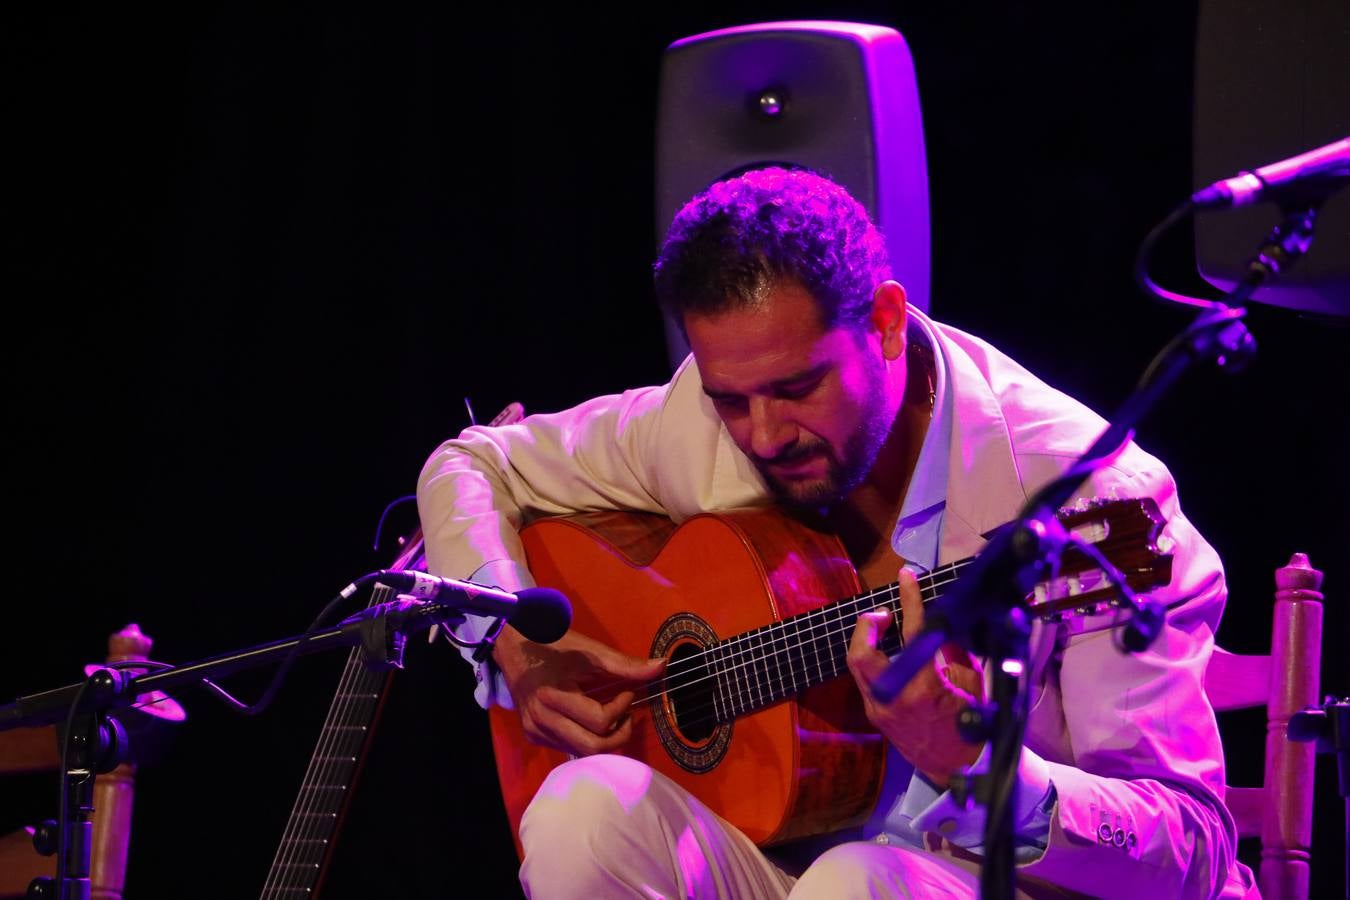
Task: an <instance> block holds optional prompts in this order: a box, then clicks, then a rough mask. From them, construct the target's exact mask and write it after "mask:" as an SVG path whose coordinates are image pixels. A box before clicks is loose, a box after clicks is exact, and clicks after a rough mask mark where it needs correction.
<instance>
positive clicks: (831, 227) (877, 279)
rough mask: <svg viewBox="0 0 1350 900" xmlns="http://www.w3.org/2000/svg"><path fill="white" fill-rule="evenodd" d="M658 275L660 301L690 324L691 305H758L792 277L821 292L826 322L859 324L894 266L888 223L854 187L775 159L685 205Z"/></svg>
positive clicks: (701, 310)
mask: <svg viewBox="0 0 1350 900" xmlns="http://www.w3.org/2000/svg"><path fill="white" fill-rule="evenodd" d="M655 275H656V296H657V300H658V301H660V303H661V305H662V306H663V307H664V308H665V309H666V310H667V311H668V312H669V313H670V314H671V315H672V316H673V317H674V318H675V320H676V321H677V322H679V323H680V324H681V326H683V323H684V315H685V314H686V313H688V314H693V315H700V316H707V315H718V314H720V313H724V312H728V311H731V310H734V309H744V308H750V307H753V306H755V305H757V304H759V303H762V302H763V301H764V299H765V297H766V295H767V293H768V291H769V290H770V289H772V288H773V287H774V286H775V285H776V284H777V283H779V282H780V281H782V280H784V279H791V280H794V281H796V282H797V283H798V284H800V285H801V286H802V287H803V288H805V289H806V291H807V292H808V293H810V294H811V296H812V297H813V298H815V300H816V303H817V305H818V306H819V309H820V315H821V326H822V327H823V328H826V329H831V328H837V327H841V326H842V327H849V328H853V329H855V330H857V329H862V328H865V327H866V326H867V322H868V314H869V313H870V312H871V309H872V294H873V292H874V291H875V290H876V287H877V285H879V284H880V283H881V282H883V281H886V280H887V279H889V278H890V277H891V267H890V262H889V260H888V258H887V254H886V244H885V242H884V241H883V240H882V237H881V234H880V232H879V231H878V230H877V228H876V226H874V225H873V224H872V222H871V220H870V219H868V216H867V211H866V210H865V209H863V207H862V204H860V203H859V202H858V201H856V200H854V199H853V197H851V196H850V195H849V193H848V192H847V191H846V190H844V188H842V187H840V186H839V185H838V184H836V183H834V182H833V181H830V180H829V179H827V178H823V177H821V176H820V175H816V174H814V173H811V172H807V171H802V170H787V169H781V168H766V169H755V170H752V171H750V172H746V173H745V174H743V175H739V176H737V177H735V178H729V179H726V180H724V181H719V182H717V183H716V184H714V185H712V186H711V187H709V188H708V189H707V190H706V191H704V192H703V193H701V194H699V195H698V196H696V197H694V199H692V200H690V201H689V202H688V203H687V204H685V206H684V208H683V209H681V210H680V212H679V213H678V214H677V215H676V216H675V221H674V222H673V223H671V226H670V230H669V231H668V232H667V234H666V240H665V243H664V244H663V245H662V247H661V254H660V256H659V257H658V258H657V261H656V266H655Z"/></svg>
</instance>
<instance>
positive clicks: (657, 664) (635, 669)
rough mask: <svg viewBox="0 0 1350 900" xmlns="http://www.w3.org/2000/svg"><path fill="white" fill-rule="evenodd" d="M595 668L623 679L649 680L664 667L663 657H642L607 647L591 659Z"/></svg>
mask: <svg viewBox="0 0 1350 900" xmlns="http://www.w3.org/2000/svg"><path fill="white" fill-rule="evenodd" d="M592 662H593V663H594V665H595V666H596V668H598V669H600V670H602V671H604V672H606V673H608V674H610V675H613V676H614V677H615V678H621V679H623V680H624V681H650V680H651V679H653V678H656V677H657V676H659V675H660V674H661V672H662V670H664V669H665V667H666V661H665V660H664V659H642V658H640V657H637V656H629V655H628V654H626V653H620V652H619V651H617V650H612V649H610V648H608V647H605V648H603V650H602V652H599V653H596V654H595V655H594V657H593V659H592Z"/></svg>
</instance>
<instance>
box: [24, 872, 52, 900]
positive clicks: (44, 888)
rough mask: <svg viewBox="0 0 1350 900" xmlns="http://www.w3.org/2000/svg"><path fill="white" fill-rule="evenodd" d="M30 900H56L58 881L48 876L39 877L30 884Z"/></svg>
mask: <svg viewBox="0 0 1350 900" xmlns="http://www.w3.org/2000/svg"><path fill="white" fill-rule="evenodd" d="M27 896H28V900H55V898H56V879H55V878H49V877H47V876H46V875H41V876H38V877H37V878H34V879H33V880H32V881H30V882H28V894H27Z"/></svg>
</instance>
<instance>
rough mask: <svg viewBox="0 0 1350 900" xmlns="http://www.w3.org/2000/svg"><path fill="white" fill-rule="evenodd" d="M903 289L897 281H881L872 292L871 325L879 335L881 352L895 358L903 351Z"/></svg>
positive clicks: (904, 298) (906, 309)
mask: <svg viewBox="0 0 1350 900" xmlns="http://www.w3.org/2000/svg"><path fill="white" fill-rule="evenodd" d="M908 309H909V306H908V302H907V300H906V297H905V289H904V288H903V287H901V285H900V282H898V281H883V282H882V283H881V284H879V285H877V289H876V290H875V291H874V292H873V293H872V327H873V328H875V329H876V330H877V334H878V335H880V337H881V352H882V354H883V355H884V356H885V358H886V359H888V360H896V359H899V358H900V357H901V355H902V354H904V352H905V322H906V317H907V315H908Z"/></svg>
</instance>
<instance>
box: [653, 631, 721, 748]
mask: <svg viewBox="0 0 1350 900" xmlns="http://www.w3.org/2000/svg"><path fill="white" fill-rule="evenodd" d="M716 643H717V635H716V634H714V633H713V630H712V628H710V627H709V626H708V623H707V622H705V621H703V620H702V619H700V618H699V617H698V616H695V615H693V614H691V613H679V614H677V615H674V616H671V617H670V618H669V619H667V620H666V621H665V622H664V623H663V624H662V625H661V628H660V629H659V630H658V631H657V633H656V638H655V639H654V640H653V641H652V649H651V655H652V656H653V657H657V656H664V657H665V658H666V659H668V660H669V662H668V663H667V665H666V675H665V677H664V678H663V679H662V684H663V689H664V690H663V693H662V696H661V699H660V702H658V703H655V704H653V706H654V708H653V709H652V723H653V724H654V725H655V726H656V733H657V734H658V735H659V736H660V738H661V746H662V747H663V748H665V751H666V753H668V754H669V755H670V758H671V759H673V760H675V762H676V763H678V764H679V766H680V767H681V768H683V769H685V770H687V771H690V772H695V773H701V772H707V771H709V770H710V769H712V768H713V767H714V766H716V765H717V764H718V763H719V762H721V761H722V758H723V757H724V756H726V755H727V747H728V746H729V745H730V744H731V729H732V723H731V722H730V721H720V719H721V718H722V712H723V711H722V710H721V709H720V707H719V706H718V705H717V701H716V699H715V698H716V696H717V687H716V685H717V680H716V679H715V678H712V677H710V672H709V670H708V666H707V665H706V664H705V663H704V661H703V655H704V653H705V651H706V650H707V648H709V647H712V646H713V645H715V644H716Z"/></svg>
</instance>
